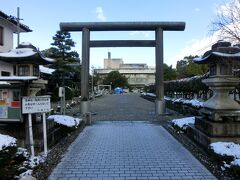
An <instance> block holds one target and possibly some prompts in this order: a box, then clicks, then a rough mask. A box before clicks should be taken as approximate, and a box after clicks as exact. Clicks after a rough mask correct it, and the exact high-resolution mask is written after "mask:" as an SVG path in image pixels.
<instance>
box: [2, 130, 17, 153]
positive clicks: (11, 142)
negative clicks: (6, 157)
mask: <svg viewBox="0 0 240 180" xmlns="http://www.w3.org/2000/svg"><path fill="white" fill-rule="evenodd" d="M16 141H17V140H16V139H15V138H14V137H11V136H8V135H3V134H0V151H1V150H2V149H3V148H4V147H8V146H16Z"/></svg>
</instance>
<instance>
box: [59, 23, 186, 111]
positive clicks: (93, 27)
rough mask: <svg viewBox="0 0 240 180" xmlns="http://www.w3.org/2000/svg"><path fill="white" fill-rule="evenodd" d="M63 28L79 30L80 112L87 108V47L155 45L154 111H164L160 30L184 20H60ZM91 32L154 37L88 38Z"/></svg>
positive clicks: (181, 26) (177, 27)
mask: <svg viewBox="0 0 240 180" xmlns="http://www.w3.org/2000/svg"><path fill="white" fill-rule="evenodd" d="M60 29H61V30H62V31H81V32H82V70H81V98H82V101H81V113H82V114H86V113H87V112H89V111H90V102H89V87H88V82H89V58H90V47H155V61H156V62H155V63H156V75H155V77H156V78H155V82H156V102H155V114H156V115H157V116H158V115H161V114H164V113H165V102H164V84H163V31H183V30H184V29H185V22H63V23H60ZM90 31H155V40H105V41H104V40H103V41H91V40H90Z"/></svg>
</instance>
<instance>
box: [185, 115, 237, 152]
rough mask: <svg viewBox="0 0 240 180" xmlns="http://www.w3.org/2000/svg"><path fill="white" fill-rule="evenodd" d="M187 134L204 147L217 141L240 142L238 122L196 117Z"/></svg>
mask: <svg viewBox="0 0 240 180" xmlns="http://www.w3.org/2000/svg"><path fill="white" fill-rule="evenodd" d="M187 135H188V136H189V137H190V138H191V139H193V140H194V141H196V142H197V143H199V144H200V145H202V146H204V147H206V148H207V147H208V145H209V144H211V143H213V142H217V141H222V142H235V143H240V122H223V121H221V122H219V121H218V122H216V121H215V122H214V121H210V120H208V119H204V118H202V117H196V120H195V125H190V127H189V128H188V129H187Z"/></svg>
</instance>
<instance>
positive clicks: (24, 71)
mask: <svg viewBox="0 0 240 180" xmlns="http://www.w3.org/2000/svg"><path fill="white" fill-rule="evenodd" d="M18 75H19V76H30V67H29V66H28V65H21V66H18Z"/></svg>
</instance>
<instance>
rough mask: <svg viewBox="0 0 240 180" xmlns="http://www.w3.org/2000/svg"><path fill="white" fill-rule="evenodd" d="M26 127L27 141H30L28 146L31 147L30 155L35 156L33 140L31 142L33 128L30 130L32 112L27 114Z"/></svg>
mask: <svg viewBox="0 0 240 180" xmlns="http://www.w3.org/2000/svg"><path fill="white" fill-rule="evenodd" d="M28 128H29V142H30V148H31V155H32V156H35V153H34V142H33V130H32V114H28Z"/></svg>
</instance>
